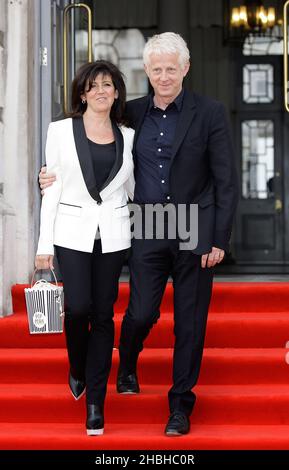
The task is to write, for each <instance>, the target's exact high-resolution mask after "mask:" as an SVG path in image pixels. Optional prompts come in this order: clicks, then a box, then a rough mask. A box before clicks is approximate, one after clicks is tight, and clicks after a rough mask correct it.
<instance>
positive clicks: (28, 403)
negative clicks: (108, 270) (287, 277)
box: [0, 283, 289, 450]
mask: <svg viewBox="0 0 289 470" xmlns="http://www.w3.org/2000/svg"><path fill="white" fill-rule="evenodd" d="M23 288H24V286H22V285H17V286H14V287H13V289H12V293H13V308H14V313H15V314H14V315H13V316H11V317H8V318H4V319H0V349H1V352H0V371H1V374H0V423H1V424H0V449H95V450H96V449H103V450H106V449H159V450H161V449H178V450H182V449H192V450H198V449H289V364H287V362H286V354H287V353H288V363H289V350H286V349H285V345H286V342H287V341H289V315H288V309H289V284H288V283H272V284H270V283H264V284H261V283H260V284H258V283H215V284H214V292H213V300H212V303H211V309H210V315H209V321H208V329H207V336H206V347H205V352H204V359H203V363H202V370H201V375H200V380H199V384H198V386H197V388H196V392H197V403H196V406H195V409H194V412H193V415H192V417H191V423H192V427H191V432H190V434H189V435H187V436H183V437H179V438H168V437H166V436H164V434H163V430H164V426H165V423H166V420H167V416H168V408H167V391H168V389H169V387H170V384H171V369H172V360H171V359H172V348H173V322H172V303H173V298H172V288H171V285H168V287H167V291H166V295H165V298H164V301H163V304H162V316H161V320H160V321H159V322H158V324H157V325H156V326H155V327H154V329H153V331H152V333H151V336H150V337H149V338H148V339H147V342H146V348H145V350H144V351H143V353H142V355H141V359H140V366H139V378H140V383H141V389H142V393H141V394H140V395H138V396H121V395H118V394H117V393H116V391H115V376H116V371H117V365H118V353H117V351H114V356H113V367H112V372H111V376H110V384H109V389H108V396H107V400H106V409H105V419H106V426H105V434H104V435H103V436H100V437H95V438H93V437H87V436H86V431H85V426H84V421H85V399H82V400H81V401H80V402H75V400H74V399H73V398H72V397H71V395H70V392H69V390H68V386H67V383H66V380H67V369H68V365H67V356H66V350H65V343H64V335H35V336H31V335H30V334H29V332H28V324H27V319H26V312H25V304H24V294H23ZM127 299H128V286H127V284H121V287H120V295H119V300H118V302H117V305H116V308H115V312H116V315H115V323H116V346H117V344H118V338H119V330H120V324H121V318H122V314H123V312H124V310H125V307H126V305H127Z"/></svg>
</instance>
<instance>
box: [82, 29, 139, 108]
mask: <svg viewBox="0 0 289 470" xmlns="http://www.w3.org/2000/svg"><path fill="white" fill-rule="evenodd" d="M75 45H76V48H75V50H76V57H75V65H76V69H77V68H78V67H80V66H81V65H82V64H84V63H85V62H86V60H87V31H84V30H78V31H77V32H76V36H75ZM144 45H145V39H144V37H143V35H142V33H141V32H140V31H139V30H138V29H125V30H117V29H110V30H109V29H103V30H93V32H92V52H93V60H97V59H105V60H109V61H111V62H113V63H114V64H115V65H117V66H118V67H119V68H120V70H121V71H122V72H123V74H124V78H125V82H126V87H127V99H128V100H130V99H134V98H139V97H141V96H144V95H146V94H147V93H148V80H147V77H146V74H145V72H144V68H143V60H142V52H143V48H144Z"/></svg>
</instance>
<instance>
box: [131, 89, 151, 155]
mask: <svg viewBox="0 0 289 470" xmlns="http://www.w3.org/2000/svg"><path fill="white" fill-rule="evenodd" d="M146 98H147V99H146V100H143V102H142V103H141V105H140V106H139V109H138V116H137V118H136V119H137V122H136V125H135V135H134V140H133V149H132V152H133V155H135V147H136V143H137V139H138V136H139V133H140V130H141V126H142V123H143V121H144V118H145V115H146V112H147V109H148V107H149V103H150V95H148V96H147V97H146Z"/></svg>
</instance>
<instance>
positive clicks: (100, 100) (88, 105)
mask: <svg viewBox="0 0 289 470" xmlns="http://www.w3.org/2000/svg"><path fill="white" fill-rule="evenodd" d="M125 99H126V91H125V84H124V81H123V78H122V75H121V72H120V71H119V70H118V68H117V67H115V66H114V65H113V64H111V63H110V62H107V61H102V60H98V61H96V62H94V63H88V64H85V65H83V66H82V67H81V68H80V69H79V70H78V72H77V74H76V77H75V79H74V81H73V84H72V113H71V117H70V118H67V119H63V120H61V121H57V122H53V123H51V124H50V125H49V129H48V135H47V142H46V162H47V170H48V171H52V172H54V173H55V174H56V182H55V184H53V185H52V186H51V187H49V188H47V189H46V190H45V194H44V196H43V200H42V207H41V223H40V237H39V243H38V249H37V255H36V258H35V266H36V268H38V269H47V268H49V267H50V268H53V254H54V247H55V251H56V255H57V259H58V262H59V267H60V271H61V274H62V279H63V285H64V295H65V303H66V306H65V333H66V344H67V350H68V358H69V364H70V371H69V386H70V390H71V392H72V394H73V396H74V398H75V399H76V400H78V399H79V398H80V397H81V396H82V395H83V393H84V392H85V388H86V404H87V420H86V428H87V434H88V435H98V434H102V433H103V429H104V415H103V409H104V400H105V395H106V389H107V381H108V376H109V373H110V368H111V361H112V350H113V343H114V323H113V305H114V303H115V301H116V299H117V294H118V281H119V276H120V273H121V268H122V265H123V262H124V260H125V257H126V254H127V250H128V248H129V247H130V220H129V209H128V206H127V200H128V197H129V196H132V191H133V185H134V182H133V161H132V153H131V150H132V142H133V135H134V131H133V130H132V129H129V128H127V127H125V126H124V125H123V124H124V121H123V111H124V107H125Z"/></svg>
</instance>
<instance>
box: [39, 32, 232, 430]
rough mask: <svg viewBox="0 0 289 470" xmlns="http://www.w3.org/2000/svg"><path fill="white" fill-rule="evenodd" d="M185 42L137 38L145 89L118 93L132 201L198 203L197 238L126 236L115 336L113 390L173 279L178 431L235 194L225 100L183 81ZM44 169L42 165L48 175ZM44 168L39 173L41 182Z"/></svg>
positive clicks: (172, 396) (130, 386)
mask: <svg viewBox="0 0 289 470" xmlns="http://www.w3.org/2000/svg"><path fill="white" fill-rule="evenodd" d="M189 58H190V56H189V51H188V48H187V45H186V43H185V41H184V40H183V39H182V38H181V36H179V35H178V34H175V33H163V34H160V35H155V36H153V37H152V38H151V39H150V40H149V41H148V42H147V44H146V46H145V48H144V66H145V71H146V73H147V76H148V78H149V80H150V83H151V85H152V88H153V93H152V94H150V95H148V96H146V97H144V98H139V99H136V100H133V101H130V102H128V103H127V114H128V119H129V123H130V125H131V126H132V127H133V128H134V129H135V140H134V163H135V182H136V184H135V192H134V202H135V203H138V204H139V205H140V208H141V209H142V211H143V212H144V211H145V205H147V204H157V203H159V204H161V205H163V206H166V204H168V203H170V204H173V205H174V206H175V207H178V206H179V205H181V204H182V205H185V207H189V206H190V205H191V204H198V243H197V246H196V247H195V248H194V249H193V250H191V249H188V250H184V249H181V248H180V239H179V237H177V238H176V239H171V238H170V237H168V236H167V232H168V228H167V227H166V230H165V233H166V236H165V237H164V238H163V239H158V237H154V238H153V239H145V238H141V239H136V238H134V239H133V240H132V251H131V257H130V299H129V305H128V309H127V311H126V314H125V316H124V319H123V323H122V329H121V338H120V346H119V353H120V367H119V371H118V379H117V390H118V392H119V393H138V392H139V391H140V389H139V385H138V380H137V373H136V372H137V360H138V356H139V353H140V352H141V351H142V349H143V342H144V340H145V338H146V337H147V335H148V334H149V331H150V329H151V327H152V325H153V324H154V323H156V321H157V320H158V318H159V315H160V313H159V308H160V304H161V300H162V297H163V294H164V291H165V287H166V283H167V280H168V277H169V276H170V275H171V276H172V279H173V285H174V333H175V346H174V357H173V386H172V387H171V389H170V390H169V393H168V398H169V407H170V416H169V420H168V423H167V425H166V428H165V433H166V435H168V436H175V435H181V434H186V433H188V432H189V429H190V421H189V417H190V414H191V413H192V410H193V407H194V403H195V399H196V396H195V394H194V393H193V391H192V388H193V387H194V386H195V385H196V383H197V379H198V376H199V371H200V366H201V360H202V354H203V346H204V338H205V330H206V322H207V314H208V308H209V304H210V299H211V292H212V280H213V271H212V269H211V268H212V267H213V266H215V265H216V264H217V263H220V262H221V261H222V259H223V257H224V253H225V251H226V250H228V246H229V239H230V235H231V230H232V223H233V217H234V213H235V209H236V204H237V199H238V189H237V187H238V181H237V176H236V170H235V164H234V159H233V150H232V144H231V138H230V132H229V129H228V124H227V120H226V116H225V112H224V107H223V105H222V104H220V103H218V102H217V101H214V100H211V99H208V98H205V97H201V96H198V95H197V94H194V93H190V92H188V91H187V90H185V89H184V88H183V79H184V77H185V76H186V74H187V72H188V70H189V66H190V64H189ZM50 176H51V175H50ZM46 181H47V183H50V182H51V181H52V180H51V178H50V179H49V178H47V179H45V178H44V177H42V178H40V183H41V187H42V188H45V186H46V184H45V182H46Z"/></svg>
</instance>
